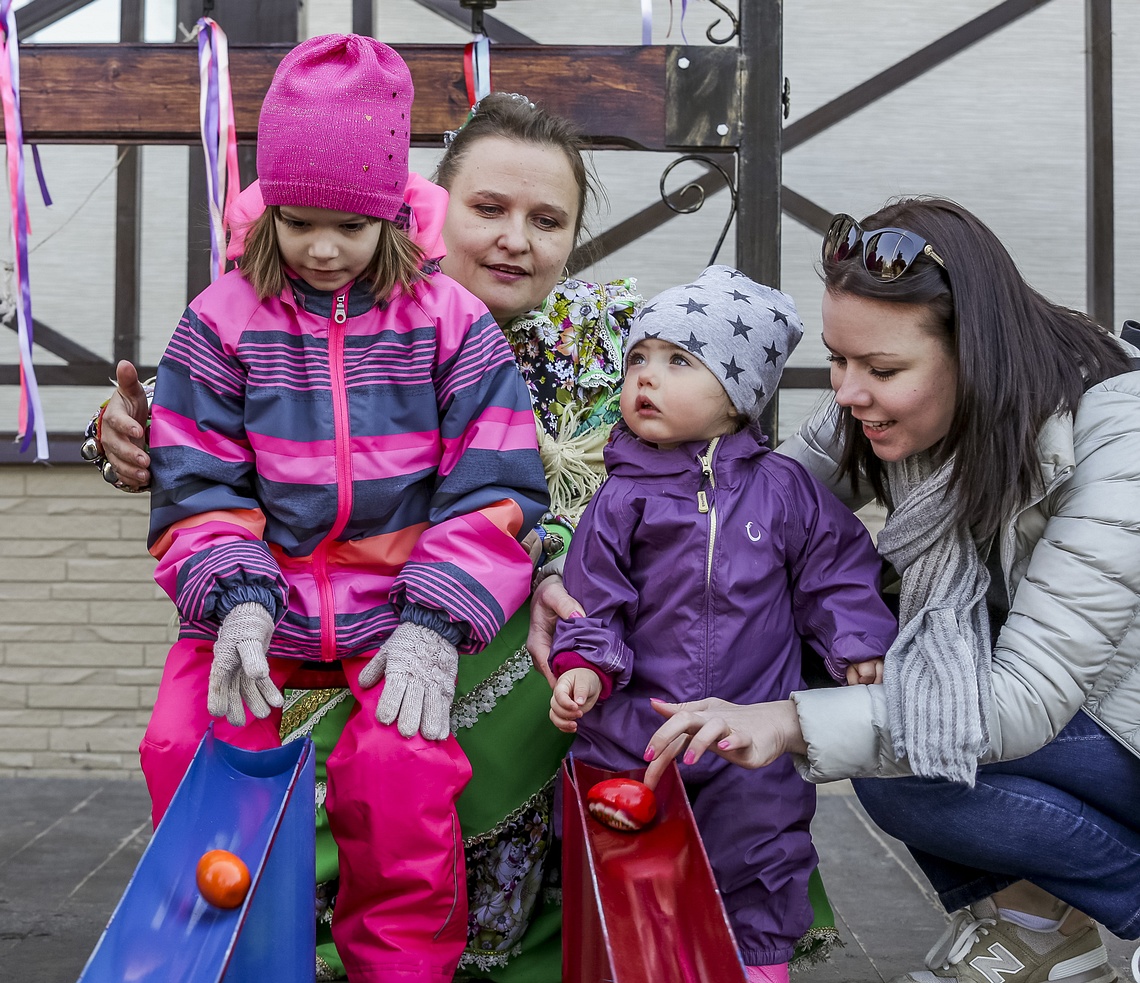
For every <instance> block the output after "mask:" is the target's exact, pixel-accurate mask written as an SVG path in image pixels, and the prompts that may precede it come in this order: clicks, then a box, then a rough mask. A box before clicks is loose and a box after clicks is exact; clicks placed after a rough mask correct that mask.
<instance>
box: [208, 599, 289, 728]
mask: <svg viewBox="0 0 1140 983" xmlns="http://www.w3.org/2000/svg"><path fill="white" fill-rule="evenodd" d="M272 637H273V616H272V615H271V614H270V613H269V612H268V611H266V610H265V608H264V607H262V606H261V605H260V604H255V603H253V602H249V603H246V604H239V605H237V607H235V608H234V609H233V610H232V611H230V613H229V614H227V615H226V617H225V620H223V621H222V627H221V628H219V629H218V640H217V641H216V642H214V664H213V665H212V666H211V667H210V691H209V694H208V695H207V697H206V706H207V707H208V708H209V711H210V716H212V717H225V718H226V720H228V721H229V722H230V723H231V724H233V725H234V726H235V727H244V726H245V707H243V706H242V701H243V700H244V701H245V706H246V707H249V712H250V713H252V714H253V715H254V716H255V717H257V718H258V719H259V720H261V719H264V718H265V717H268V716H269V708H270V707H271V706H274V707H279V706H282V705H283V704H284V703H285V700H284V698H283V697H282V696H281V694H280V693H279V692H278V691H277V687H276V686H274V685H273V681H272V680H271V679H270V678H269V662H268V661H267V660H266V658H265V653H266V652H267V651H268V650H269V640H270V638H272Z"/></svg>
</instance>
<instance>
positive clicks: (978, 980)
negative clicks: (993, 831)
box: [891, 898, 1119, 983]
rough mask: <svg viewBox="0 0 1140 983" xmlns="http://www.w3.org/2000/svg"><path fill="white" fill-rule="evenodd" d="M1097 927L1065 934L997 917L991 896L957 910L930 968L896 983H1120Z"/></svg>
mask: <svg viewBox="0 0 1140 983" xmlns="http://www.w3.org/2000/svg"><path fill="white" fill-rule="evenodd" d="M1118 979H1119V977H1118V976H1117V975H1116V971H1115V970H1114V969H1113V968H1112V967H1111V966H1110V965H1109V964H1108V952H1107V950H1106V949H1105V947H1104V945H1103V944H1102V943H1101V941H1100V933H1099V932H1097V929H1096V926H1095V925H1089V926H1087V927H1085V928H1082V929H1080V930H1079V931H1077V932H1074V933H1073V934H1072V935H1062V934H1061V933H1060V932H1031V931H1030V930H1029V929H1026V928H1022V927H1021V926H1020V925H1014V924H1013V923H1012V922H1007V921H1005V920H1004V919H1001V918H998V914H997V906H996V905H995V904H994V903H993V901H992V900H990V899H989V898H986V899H984V900H982V901H979V902H978V903H977V904H974V905H971V906H970V907H969V908H963V909H962V910H961V911H959V912H956V913H955V915H954V919H953V921H951V923H950V925H949V927H948V928H947V929H946V932H945V933H944V934H943V936H942V938H940V939H939V940H938V942H937V943H935V945H934V948H933V949H931V950H930V952H928V953H927V954H926V969H925V970H918V971H917V972H914V973H907V974H906V975H905V976H897V977H895V979H893V980H892V981H891V983H946V981H948V980H958V981H962V983H967V981H968V983H1116V981H1117V980H1118Z"/></svg>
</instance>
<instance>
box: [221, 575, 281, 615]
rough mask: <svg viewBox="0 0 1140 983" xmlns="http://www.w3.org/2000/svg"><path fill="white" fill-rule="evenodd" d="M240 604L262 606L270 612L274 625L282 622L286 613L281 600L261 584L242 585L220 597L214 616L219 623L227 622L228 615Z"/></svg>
mask: <svg viewBox="0 0 1140 983" xmlns="http://www.w3.org/2000/svg"><path fill="white" fill-rule="evenodd" d="M239 604H260V605H261V606H262V607H263V608H265V610H266V611H268V612H269V616H270V617H271V618H272V619H273V622H274V624H276V623H277V622H278V621H280V620H281V617H282V615H283V614H284V613H285V612H284V611H283V610H282V607H281V604H280V600H279V598H278V597H277V595H276V594H275V593H274V592H273V591H271V590H270V589H269V588H268V587H262V586H261V585H260V584H242V585H241V586H239V587H231V588H230V589H229V590H227V591H225V592H223V593H222V594H221V595H220V596H219V597H218V600H217V602H216V603H215V604H214V616H215V617H216V618H217V619H218V622H219V623H220V622H222V621H225V620H226V615H227V614H229V613H230V612H231V611H232V610H233V609H234V608H236V607H237V606H238V605H239Z"/></svg>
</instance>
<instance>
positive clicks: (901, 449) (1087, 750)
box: [548, 199, 1140, 983]
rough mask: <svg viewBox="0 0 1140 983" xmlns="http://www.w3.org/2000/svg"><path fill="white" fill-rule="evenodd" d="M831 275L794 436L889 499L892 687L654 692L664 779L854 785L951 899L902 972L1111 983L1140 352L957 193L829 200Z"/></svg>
mask: <svg viewBox="0 0 1140 983" xmlns="http://www.w3.org/2000/svg"><path fill="white" fill-rule="evenodd" d="M823 277H824V281H825V284H826V293H825V296H824V301H823V340H824V343H825V345H826V346H827V348H828V351H829V352H830V361H831V384H832V388H833V389H834V391H835V399H834V404H832V405H831V406H830V407H828V408H827V409H826V410H825V411H823V412H822V413H821V414H819V415H817V417H816V418H815V419H813V420H811V421H809V423H808V424H807V425H805V427H804V429H803V430H802V431H801V433H800V434H799V435H798V436H797V437H796V438H794V439H793V440H792V441H790V442H788V443H787V444H785V446H784V447H782V448H781V450H782V451H783V452H784V453H788V454H790V455H791V456H793V457H795V458H796V459H798V460H799V461H800V462H801V463H804V464H806V465H808V466H809V467H810V468H811V469H812V470H813V471H814V472H815V473H816V475H817V476H819V477H822V478H830V479H831V481H832V482H833V487H835V490H836V491H837V492H841V493H845V494H846V497H847V499H848V501H849V503H850V504H852V505H857V504H860V503H862V502H863V501H866V500H867V499H868V498H870V497H871V495H872V494H873V495H874V496H875V497H877V498H878V499H879V500H880V501H881V502H883V503H884V504H885V505H886V506H887V509H888V518H887V521H886V524H885V526H884V528H883V530H882V532H881V534H880V536H879V538H878V547H879V551H880V553H882V555H883V556H884V557H885V558H886V559H887V560H888V561H890V563H891V564H892V565H893V566H894V568H895V570H896V571H897V573H898V574H899V575H900V578H901V580H900V584H899V587H898V589H899V621H900V631H899V637H898V641H897V642H896V643H895V644H894V645H893V646H892V647H891V650H890V651H889V653H888V654H887V656H886V660H885V666H884V680H883V681H884V685H883V686H857V687H849V688H843V689H835V690H812V691H809V692H801V693H794V694H793V695H792V698H791V699H790V700H786V701H781V702H778V703H766V704H757V705H752V706H737V705H734V704H730V703H726V702H724V701H721V700H703V701H700V702H698V703H690V704H675V705H668V704H658V705H657V708H658V710H659V712H660V713H661V714H662V715H663V716H664V717H668V718H670V719H669V720H668V721H667V722H666V723H664V724H663V725H662V727H661V728H660V729H659V730H658V732H657V733H656V734H655V735H654V738H653V740H652V741H651V745H650V753H649V754H647V757H653V756H654V755H655V758H654V760H653V763H652V764H651V766H650V772H651V775H655V774H657V773H658V772H659V771H660V769H661V768H663V767H664V766H665V764H666V763H667V762H669V761H670V760H671V759H672V758H674V757H675V756H676V755H678V754H679V753H681V752H682V751H683V752H684V754H685V759H684V760H685V761H686V762H688V761H695V760H697V759H699V758H700V757H701V755H702V754H703V753H704V752H705V751H706V750H712V751H713V752H714V753H716V754H719V755H722V756H723V757H725V758H727V759H728V760H730V761H733V762H736V763H737V764H740V765H743V766H745V767H750V768H757V767H762V766H764V765H765V764H767V763H769V762H771V761H773V760H774V759H775V758H777V757H778V756H779V755H781V754H783V753H785V752H790V753H791V754H793V756H794V757H795V760H796V762H797V765H798V767H799V768H800V771H801V773H802V774H803V775H804V776H805V777H806V778H807V779H808V780H809V781H813V782H826V781H832V780H835V779H841V778H854V779H856V781H855V783H854V784H855V789H856V792H857V794H858V796H859V798H860V801H861V802H862V803H863V805H864V806H865V808H866V809H867V811H868V812H869V813H870V815H871V816H872V818H873V819H874V820H875V822H876V823H878V824H879V826H881V827H882V828H883V829H884V830H886V831H887V832H888V833H890V834H891V835H893V836H895V837H897V838H899V839H901V840H902V841H903V842H904V843H906V844H907V846H908V847H909V848H910V850H911V852H912V853H913V854H914V857H915V859H916V861H917V862H918V864H919V865H920V867H921V868H922V869H923V871H924V872H925V874H926V876H927V877H928V878H929V879H930V881H931V883H932V884H933V885H934V887H935V888H936V890H937V891H938V894H939V897H940V899H941V900H942V902H943V904H944V905H945V906H946V908H947V910H948V911H954V910H955V909H961V910H959V911H958V912H957V914H956V915H955V916H954V918H953V920H952V922H951V924H950V926H949V928H948V929H947V931H946V934H945V935H944V937H943V938H942V939H941V940H940V941H939V942H938V944H936V945H935V947H934V948H933V949H932V950H931V951H930V953H929V954H928V955H927V957H926V969H924V970H920V971H916V972H913V973H910V974H909V975H907V976H904V977H901V978H900V980H901V981H903V983H905V981H910V983H936V981H945V980H962V981H975V983H982V981H991V983H993V981H996V980H999V979H1000V980H1003V981H1005V983H1037V981H1044V980H1049V981H1068V983H1109V981H1112V980H1115V979H1117V975H1116V973H1115V972H1114V971H1113V969H1112V968H1111V966H1110V965H1109V963H1108V958H1107V955H1106V952H1105V949H1104V946H1103V945H1102V943H1101V940H1100V937H1099V935H1098V931H1097V927H1096V924H1095V923H1094V919H1095V920H1096V921H1099V922H1101V923H1102V924H1104V925H1105V926H1107V927H1108V928H1109V929H1110V930H1111V931H1113V932H1114V933H1116V934H1117V935H1120V936H1122V937H1124V938H1137V937H1140V818H1138V817H1140V617H1138V613H1140V372H1136V371H1129V370H1130V368H1135V367H1136V366H1138V365H1140V361H1136V359H1137V356H1138V355H1140V352H1138V351H1137V350H1136V349H1135V348H1132V347H1131V346H1129V345H1127V344H1125V343H1123V342H1122V341H1120V340H1119V339H1117V338H1114V337H1113V336H1112V334H1111V333H1110V332H1109V331H1107V330H1105V329H1103V328H1102V327H1100V326H1099V325H1097V324H1095V323H1094V322H1093V321H1091V320H1090V319H1089V318H1088V317H1086V316H1085V315H1083V314H1080V313H1077V312H1074V311H1070V310H1066V309H1065V308H1062V307H1058V306H1057V305H1055V304H1052V303H1050V302H1049V301H1048V300H1046V299H1045V298H1044V297H1042V296H1041V295H1040V294H1039V293H1038V292H1037V291H1035V290H1034V289H1032V288H1031V287H1030V286H1029V285H1028V284H1027V283H1026V282H1025V280H1024V279H1023V278H1022V277H1021V275H1020V274H1019V272H1018V270H1017V268H1016V266H1015V265H1014V262H1013V260H1012V259H1011V258H1010V256H1009V254H1008V253H1007V252H1006V250H1005V248H1004V247H1003V246H1002V245H1001V243H1000V242H999V241H998V239H997V238H996V236H995V235H994V234H993V233H992V232H991V231H990V230H989V229H988V228H986V226H985V225H983V224H982V223H981V222H980V221H979V220H978V219H977V218H975V217H974V216H973V215H971V214H970V213H969V212H968V211H966V210H965V209H964V208H962V207H960V206H958V205H956V204H954V203H952V202H949V201H942V200H934V199H910V200H904V201H900V202H898V203H895V204H891V205H889V206H887V207H886V208H884V209H882V210H881V211H879V212H876V213H875V214H873V215H871V216H869V217H867V218H866V219H864V220H862V221H861V222H857V221H855V220H854V219H852V218H850V217H849V216H837V217H836V218H835V220H834V221H833V223H832V226H831V228H830V230H829V231H828V234H827V237H826V239H825V241H824V246H823ZM841 479H846V480H845V481H843V482H842V484H843V486H844V487H842V488H840V487H837V484H838V483H839V482H840V480H841ZM548 591H549V592H550V593H553V588H548Z"/></svg>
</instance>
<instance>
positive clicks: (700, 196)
mask: <svg viewBox="0 0 1140 983" xmlns="http://www.w3.org/2000/svg"><path fill="white" fill-rule="evenodd" d="M718 6H719V4H718ZM688 161H700V162H701V163H702V164H706V165H708V166H709V167H711V168H712V169H713V170H715V171H717V172H719V174H720V176H721V177H722V178H724V183H725V186H726V187H727V188H728V197H729V200H730V202H731V204H730V205H729V209H728V218H726V219H725V220H724V228H722V229H721V230H720V238H719V239H717V241H716V246H715V247H714V248H713V251H712V256H710V257H709V261H708V265H709V266H712V265H713V263H715V262H716V257H717V254H718V253H720V247H721V246H723V245H724V239H725V236H727V235H728V229H729V227H730V226H731V225H732V220H733V218H735V217H736V185H735V184H734V183H733V180H732V176H731V175H730V174H729V173H728V171H726V170H725V169H724V168H723V167H721V166H720V164H718V163H717V162H716V161H715V160H713V159H712V158H711V157H706V156H704V154H685V156H683V157H678V158H677V159H676V160H675V161H673V162H672V163H671V164H670V165H669V166H668V167H666V168H665V170H664V171H662V172H661V185H660V187H661V200H662V201H663V202H665V204H666V206H667V207H668V208H669V210H670V211H673V212H676V213H677V214H679V215H691V214H692V213H693V212H697V211H700V209H701V206H702V205H704V203H705V194H706V191H705V188H704V186H703V185H702V184H701V182H700V179H698V180H695V181H690V182H689V183H688V184H686V185H683V186H682V187H681V188H679V189H678V190H677V191H675V192H673V193H672V194H667V193H666V191H665V180H666V179H667V178H668V177H669V175H670V174H671V173H672V171H673V168H674V167H676V166H677V165H678V164H684V163H687V162H688ZM705 176H706V177H707V175H705ZM691 191H693V192H696V195H697V197H696V200H695V201H694V202H693V203H692V204H689V205H681V204H680V203H679V202H678V201H676V199H680V198H682V197H684V196H685V195H686V194H688V193H689V192H691Z"/></svg>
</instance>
